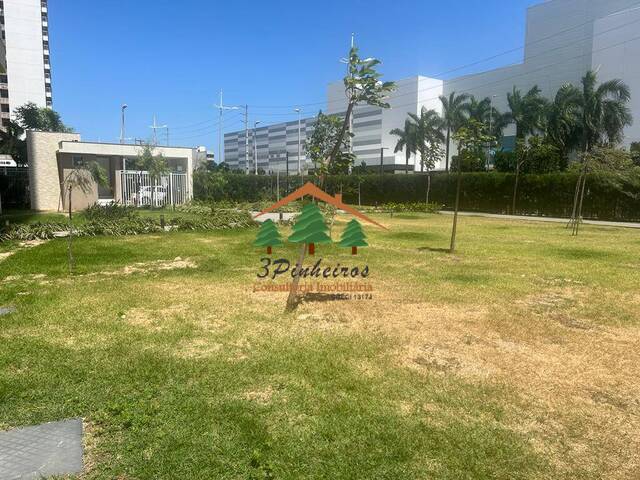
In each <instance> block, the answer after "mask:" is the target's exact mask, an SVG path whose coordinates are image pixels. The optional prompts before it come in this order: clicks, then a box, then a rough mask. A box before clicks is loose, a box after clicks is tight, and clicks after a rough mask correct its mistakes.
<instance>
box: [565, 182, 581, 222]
mask: <svg viewBox="0 0 640 480" xmlns="http://www.w3.org/2000/svg"><path fill="white" fill-rule="evenodd" d="M581 184H582V170H580V174H579V175H578V181H577V182H576V190H575V192H574V194H573V208H572V209H571V219H570V220H569V223H567V228H569V227H572V229H573V227H574V224H575V221H576V214H577V213H578V198H579V196H580V185H581Z"/></svg>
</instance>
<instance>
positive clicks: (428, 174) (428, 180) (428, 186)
mask: <svg viewBox="0 0 640 480" xmlns="http://www.w3.org/2000/svg"><path fill="white" fill-rule="evenodd" d="M429 193H431V171H427V208H428V207H429Z"/></svg>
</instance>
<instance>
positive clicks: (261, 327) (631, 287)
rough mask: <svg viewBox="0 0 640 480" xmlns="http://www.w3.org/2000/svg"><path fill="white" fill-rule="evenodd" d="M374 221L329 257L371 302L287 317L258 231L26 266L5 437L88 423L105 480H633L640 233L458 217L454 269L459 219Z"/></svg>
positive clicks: (83, 253) (149, 238) (27, 258)
mask: <svg viewBox="0 0 640 480" xmlns="http://www.w3.org/2000/svg"><path fill="white" fill-rule="evenodd" d="M375 218H376V219H377V220H379V221H380V222H382V223H384V224H385V225H386V226H388V227H389V230H388V231H383V230H381V229H378V228H376V227H368V226H366V225H365V232H366V233H367V235H368V238H369V243H370V247H369V248H362V249H360V250H359V254H358V255H357V256H355V257H352V256H351V255H349V253H350V252H349V251H347V249H345V248H340V247H339V246H337V245H335V244H334V245H319V246H318V251H317V254H316V259H319V258H323V263H324V264H326V265H335V264H337V263H340V264H342V265H350V266H351V265H358V266H362V265H365V264H366V265H368V266H369V269H370V277H369V281H370V283H371V285H372V286H373V288H374V292H373V299H372V300H349V301H326V300H327V299H326V298H318V297H312V298H309V300H308V301H307V302H304V303H303V304H302V305H300V307H299V308H298V310H297V311H296V312H295V313H291V314H284V313H283V311H284V304H285V300H286V294H285V293H264V292H253V285H254V283H255V282H256V274H257V272H258V270H259V266H260V261H259V259H260V257H261V256H263V255H262V252H259V251H257V250H256V249H255V248H253V247H252V246H251V243H252V241H253V239H254V238H255V235H256V232H257V230H255V229H249V230H242V231H221V232H208V233H202V232H198V233H166V234H162V235H160V234H158V235H142V236H133V237H120V238H107V237H94V238H81V239H77V240H76V241H75V258H76V272H75V274H74V275H72V276H70V275H69V274H68V273H67V264H66V255H67V253H66V241H65V240H64V239H61V240H52V241H49V242H47V243H44V244H42V245H39V246H36V247H32V248H27V247H18V246H17V245H13V246H11V247H10V248H12V250H11V252H13V254H12V255H10V256H7V257H6V258H4V259H2V257H0V306H1V305H13V306H15V307H17V312H16V313H14V314H11V315H8V316H3V317H0V335H1V337H2V338H1V339H0V341H1V342H2V343H1V344H2V348H0V429H8V428H11V427H15V426H20V425H30V424H36V423H39V422H46V421H52V420H58V419H62V418H68V417H78V416H80V417H83V418H84V421H85V433H86V435H85V440H86V450H85V461H86V464H87V465H86V473H85V474H84V475H83V477H82V478H91V479H93V478H100V479H113V478H119V479H134V478H135V479H174V478H202V479H213V478H215V479H247V478H250V479H259V478H264V479H267V478H275V479H300V478H313V479H331V480H335V479H484V478H487V479H489V478H491V479H520V478H521V479H538V478H553V479H556V478H566V479H593V478H607V479H628V478H633V477H634V475H637V472H638V471H640V453H639V452H640V436H639V435H638V431H640V380H639V378H638V367H639V366H640V349H639V348H638V345H640V314H639V313H638V312H639V311H640V291H639V289H638V286H639V285H640V268H639V267H640V232H638V231H636V230H631V229H615V228H603V227H594V226H588V225H587V226H585V227H584V228H583V230H582V233H581V235H580V237H578V238H572V237H571V236H570V234H569V232H568V231H567V230H565V229H564V227H563V225H560V224H543V223H537V222H507V221H502V220H490V219H481V218H471V217H469V218H467V217H462V218H461V219H460V225H459V228H460V230H459V237H458V242H459V251H458V252H457V253H456V254H455V255H450V254H447V253H443V252H442V251H441V249H443V248H445V247H447V246H448V238H449V237H448V236H449V231H450V222H451V218H450V217H448V216H444V215H443V216H440V215H422V214H403V215H395V216H394V217H393V218H392V219H391V218H389V217H388V216H384V215H378V216H375ZM348 220H349V219H348V218H346V217H344V218H341V219H339V221H338V223H337V224H336V226H335V228H334V232H333V238H334V240H335V239H338V238H339V233H340V232H341V231H342V229H343V228H344V226H345V225H346V221H348ZM281 230H283V234H287V233H288V232H289V229H286V228H282V229H281ZM1 248H2V247H0V252H1V251H3V250H1ZM7 248H9V247H5V250H6V249H7ZM296 254H297V248H296V246H292V245H287V246H285V247H279V248H277V249H276V250H275V252H274V257H286V258H288V259H290V260H291V261H292V262H293V260H294V258H295V257H296ZM178 257H179V258H178ZM312 262H313V260H311V259H309V258H307V260H306V262H305V263H306V264H311V263H312ZM279 282H283V280H280V281H279Z"/></svg>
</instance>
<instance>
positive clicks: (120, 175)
mask: <svg viewBox="0 0 640 480" xmlns="http://www.w3.org/2000/svg"><path fill="white" fill-rule="evenodd" d="M115 196H116V198H115V200H116V201H117V202H119V203H121V204H123V205H133V206H136V207H142V206H147V205H151V204H153V206H154V207H162V206H165V205H180V204H183V203H187V202H188V201H189V200H190V199H191V194H190V191H189V184H188V181H187V174H186V173H169V174H168V175H163V176H162V177H160V178H159V179H156V180H155V181H154V179H152V178H151V176H150V175H149V173H148V172H142V171H137V170H117V171H116V195H115Z"/></svg>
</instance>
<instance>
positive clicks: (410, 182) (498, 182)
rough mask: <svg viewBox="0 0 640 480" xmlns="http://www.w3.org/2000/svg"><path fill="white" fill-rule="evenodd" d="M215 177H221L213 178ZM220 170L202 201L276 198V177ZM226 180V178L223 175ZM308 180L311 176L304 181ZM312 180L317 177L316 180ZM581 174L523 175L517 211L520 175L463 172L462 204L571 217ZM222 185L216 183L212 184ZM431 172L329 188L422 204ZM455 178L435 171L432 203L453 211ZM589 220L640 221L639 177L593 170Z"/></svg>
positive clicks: (349, 197)
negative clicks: (515, 187)
mask: <svg viewBox="0 0 640 480" xmlns="http://www.w3.org/2000/svg"><path fill="white" fill-rule="evenodd" d="M211 175H216V176H217V177H218V178H217V179H215V180H213V179H211V178H210V177H211ZM221 175H223V174H220V173H214V174H211V173H209V174H206V173H204V174H200V175H198V176H197V177H196V178H195V180H194V182H195V184H194V192H195V195H196V198H197V199H198V200H204V201H215V200H227V201H236V202H258V201H265V200H269V201H273V200H275V197H276V181H275V177H273V176H255V175H240V174H224V175H223V177H221ZM221 178H223V181H221V180H220V179H221ZM305 180H308V179H305ZM311 180H313V179H311ZM576 180H577V177H576V174H575V173H572V172H561V173H550V174H539V175H535V174H528V175H521V176H520V180H519V189H518V190H519V194H518V200H517V206H516V211H515V212H512V211H511V204H512V195H513V185H514V181H515V175H514V174H512V173H499V172H491V173H485V172H478V173H464V174H463V179H462V193H461V198H460V208H461V210H466V211H475V212H487V213H503V214H505V213H511V214H513V213H516V214H523V215H543V216H558V217H569V216H571V208H572V205H573V197H574V191H575V184H576ZM214 184H215V185H217V187H215V188H214V187H213V185H214ZM279 184H280V196H281V197H282V196H284V195H285V194H286V193H289V192H291V191H293V190H294V189H295V188H297V187H299V186H300V185H301V184H302V182H301V179H300V178H299V177H294V176H292V177H290V178H289V181H288V185H289V188H288V189H287V182H286V179H283V178H282V177H281V178H280V182H279ZM426 186H427V177H426V175H421V174H416V175H402V174H400V175H383V176H381V175H350V176H334V177H329V178H328V179H327V182H326V183H325V190H326V191H327V192H329V193H334V192H342V193H343V198H344V200H345V201H346V202H348V203H351V204H357V203H358V189H359V190H360V192H359V194H360V201H361V203H362V204H363V205H378V206H379V205H382V204H388V203H396V204H401V203H422V202H425V200H426ZM455 190H456V176H455V175H449V174H446V173H435V174H433V175H432V181H431V192H430V195H429V200H430V202H433V203H436V204H440V205H443V208H445V209H452V208H453V205H454V201H455ZM583 214H584V217H585V218H593V219H601V220H622V221H638V220H640V179H639V178H637V177H633V176H629V177H627V178H625V179H620V178H618V177H616V176H614V175H611V174H595V173H594V174H590V175H589V176H588V179H587V191H586V193H585V198H584V207H583Z"/></svg>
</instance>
